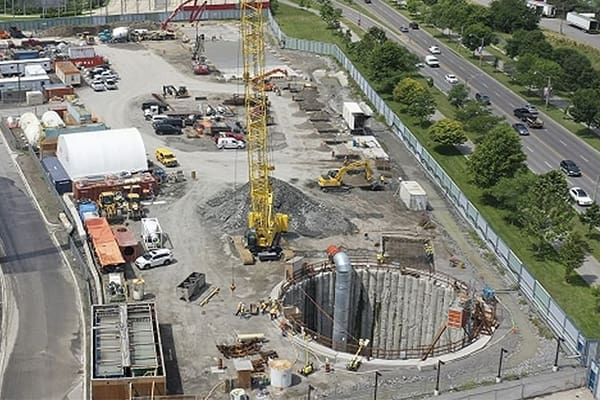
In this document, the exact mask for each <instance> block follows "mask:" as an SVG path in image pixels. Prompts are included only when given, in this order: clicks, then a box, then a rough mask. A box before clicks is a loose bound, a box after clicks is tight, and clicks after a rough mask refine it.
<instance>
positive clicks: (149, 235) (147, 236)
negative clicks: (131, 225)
mask: <svg viewBox="0 0 600 400" xmlns="http://www.w3.org/2000/svg"><path fill="white" fill-rule="evenodd" d="M161 235H162V228H161V227H160V224H159V223H158V219H157V218H142V237H143V239H144V241H145V242H146V243H147V244H150V243H152V244H153V245H155V246H160V245H161V244H162V243H161V239H162V238H161Z"/></svg>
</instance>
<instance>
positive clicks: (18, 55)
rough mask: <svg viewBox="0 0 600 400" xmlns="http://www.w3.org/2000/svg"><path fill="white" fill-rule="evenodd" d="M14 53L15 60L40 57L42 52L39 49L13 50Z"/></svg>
mask: <svg viewBox="0 0 600 400" xmlns="http://www.w3.org/2000/svg"><path fill="white" fill-rule="evenodd" d="M12 55H13V58H14V59H15V60H34V59H36V58H40V52H39V51H37V50H13V51H12Z"/></svg>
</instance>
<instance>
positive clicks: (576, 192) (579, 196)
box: [569, 187, 594, 206]
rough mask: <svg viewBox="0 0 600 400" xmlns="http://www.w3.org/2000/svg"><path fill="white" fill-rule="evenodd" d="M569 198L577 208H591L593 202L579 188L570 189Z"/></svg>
mask: <svg viewBox="0 0 600 400" xmlns="http://www.w3.org/2000/svg"><path fill="white" fill-rule="evenodd" d="M569 196H571V198H572V199H573V201H574V202H575V203H577V205H578V206H591V205H592V204H594V200H592V198H591V197H590V196H588V194H587V193H586V192H585V190H583V189H582V188H580V187H572V188H571V189H569Z"/></svg>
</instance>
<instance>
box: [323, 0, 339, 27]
mask: <svg viewBox="0 0 600 400" xmlns="http://www.w3.org/2000/svg"><path fill="white" fill-rule="evenodd" d="M320 11H321V19H323V21H325V23H326V24H327V29H337V28H339V27H340V18H341V17H342V10H341V9H339V8H334V7H333V3H332V2H331V0H323V3H321V10H320Z"/></svg>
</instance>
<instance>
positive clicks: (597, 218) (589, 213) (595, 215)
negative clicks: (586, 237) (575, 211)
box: [579, 202, 600, 233]
mask: <svg viewBox="0 0 600 400" xmlns="http://www.w3.org/2000/svg"><path fill="white" fill-rule="evenodd" d="M579 220H580V221H581V223H582V224H584V225H586V226H587V227H588V233H591V232H592V230H593V229H594V228H598V227H600V206H599V205H598V204H597V203H595V202H594V203H593V204H592V205H591V206H589V207H588V208H586V210H585V212H583V213H581V214H579Z"/></svg>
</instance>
